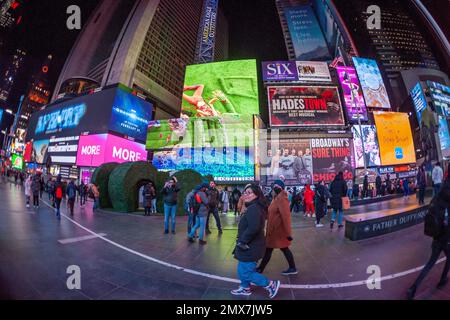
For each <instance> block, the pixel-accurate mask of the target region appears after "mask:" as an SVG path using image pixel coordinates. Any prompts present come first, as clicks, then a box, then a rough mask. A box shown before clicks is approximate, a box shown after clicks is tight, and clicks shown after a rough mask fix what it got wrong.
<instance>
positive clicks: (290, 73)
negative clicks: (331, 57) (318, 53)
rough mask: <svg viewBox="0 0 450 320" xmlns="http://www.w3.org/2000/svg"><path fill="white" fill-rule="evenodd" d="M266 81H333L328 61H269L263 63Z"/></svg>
mask: <svg viewBox="0 0 450 320" xmlns="http://www.w3.org/2000/svg"><path fill="white" fill-rule="evenodd" d="M262 72H263V80H264V81H265V82H276V81H282V82H310V83H314V82H331V75H330V70H329V69H328V64H327V63H326V62H318V61H269V62H263V63H262Z"/></svg>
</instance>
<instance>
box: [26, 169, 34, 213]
mask: <svg viewBox="0 0 450 320" xmlns="http://www.w3.org/2000/svg"><path fill="white" fill-rule="evenodd" d="M31 183H32V181H31V176H28V178H27V180H26V181H25V197H26V199H27V208H29V207H30V198H31Z"/></svg>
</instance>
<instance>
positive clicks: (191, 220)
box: [186, 210, 197, 235]
mask: <svg viewBox="0 0 450 320" xmlns="http://www.w3.org/2000/svg"><path fill="white" fill-rule="evenodd" d="M186 214H187V216H188V224H187V232H188V235H189V234H190V233H191V230H192V228H193V227H194V226H195V223H196V220H197V219H196V218H194V214H193V213H192V212H191V211H190V210H186Z"/></svg>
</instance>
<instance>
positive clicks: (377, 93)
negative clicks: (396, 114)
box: [353, 57, 391, 109]
mask: <svg viewBox="0 0 450 320" xmlns="http://www.w3.org/2000/svg"><path fill="white" fill-rule="evenodd" d="M353 63H354V65H355V69H356V72H357V73H358V77H359V81H360V82H361V86H362V90H363V93H364V98H365V99H366V106H368V107H370V108H383V109H390V108H391V104H390V102H389V96H388V94H387V91H386V87H385V86H384V82H383V78H382V77H381V73H380V69H379V68H378V65H377V62H376V61H375V60H371V59H364V58H357V57H353Z"/></svg>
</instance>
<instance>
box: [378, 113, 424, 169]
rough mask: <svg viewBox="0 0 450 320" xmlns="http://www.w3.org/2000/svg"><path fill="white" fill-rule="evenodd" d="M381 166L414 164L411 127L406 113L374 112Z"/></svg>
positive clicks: (414, 154)
mask: <svg viewBox="0 0 450 320" xmlns="http://www.w3.org/2000/svg"><path fill="white" fill-rule="evenodd" d="M374 117H375V124H376V127H377V131H378V143H379V146H380V158H381V164H382V165H383V166H391V165H396V164H409V163H415V162H416V153H415V149H414V141H413V138H412V132H411V125H410V123H409V117H408V114H406V113H399V112H374Z"/></svg>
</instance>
